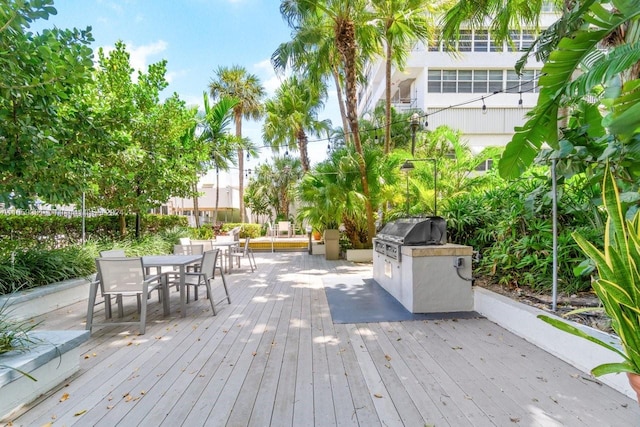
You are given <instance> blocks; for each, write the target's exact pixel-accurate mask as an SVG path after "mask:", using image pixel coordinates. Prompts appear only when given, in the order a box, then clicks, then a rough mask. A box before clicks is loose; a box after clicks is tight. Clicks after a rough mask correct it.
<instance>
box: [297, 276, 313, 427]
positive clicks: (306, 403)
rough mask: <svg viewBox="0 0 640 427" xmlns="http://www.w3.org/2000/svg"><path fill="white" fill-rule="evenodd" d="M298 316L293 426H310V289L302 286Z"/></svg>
mask: <svg viewBox="0 0 640 427" xmlns="http://www.w3.org/2000/svg"><path fill="white" fill-rule="evenodd" d="M302 295H303V299H302V310H301V316H300V339H299V346H298V359H297V361H296V362H297V364H296V368H295V369H296V386H295V392H294V395H295V401H294V405H293V424H292V425H294V426H312V425H314V420H313V363H312V357H311V356H312V353H313V343H312V340H311V289H309V286H304V289H303V291H302Z"/></svg>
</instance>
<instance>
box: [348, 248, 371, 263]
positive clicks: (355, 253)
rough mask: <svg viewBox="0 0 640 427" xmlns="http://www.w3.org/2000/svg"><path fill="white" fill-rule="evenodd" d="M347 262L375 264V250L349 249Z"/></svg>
mask: <svg viewBox="0 0 640 427" xmlns="http://www.w3.org/2000/svg"><path fill="white" fill-rule="evenodd" d="M347 261H351V262H373V249H347Z"/></svg>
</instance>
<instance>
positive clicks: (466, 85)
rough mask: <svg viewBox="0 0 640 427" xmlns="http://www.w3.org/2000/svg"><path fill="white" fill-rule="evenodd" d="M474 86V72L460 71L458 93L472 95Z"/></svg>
mask: <svg viewBox="0 0 640 427" xmlns="http://www.w3.org/2000/svg"><path fill="white" fill-rule="evenodd" d="M472 84H473V71H472V70H458V93H471V92H472V90H471V87H472Z"/></svg>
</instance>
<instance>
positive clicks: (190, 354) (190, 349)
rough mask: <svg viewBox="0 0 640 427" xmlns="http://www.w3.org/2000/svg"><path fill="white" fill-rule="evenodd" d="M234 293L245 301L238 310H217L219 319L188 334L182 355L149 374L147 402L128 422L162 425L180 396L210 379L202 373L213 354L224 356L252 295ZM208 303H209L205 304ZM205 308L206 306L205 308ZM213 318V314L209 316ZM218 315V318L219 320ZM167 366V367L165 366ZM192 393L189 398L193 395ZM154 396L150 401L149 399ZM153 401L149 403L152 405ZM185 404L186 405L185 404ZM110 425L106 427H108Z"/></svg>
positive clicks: (194, 327) (143, 385)
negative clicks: (226, 342) (198, 382)
mask: <svg viewBox="0 0 640 427" xmlns="http://www.w3.org/2000/svg"><path fill="white" fill-rule="evenodd" d="M245 293H246V294H248V295H243V294H241V293H236V294H232V297H233V300H234V301H235V300H239V301H242V302H241V303H239V304H237V305H236V306H235V307H231V306H226V305H222V306H219V307H218V314H217V316H216V317H217V318H216V319H213V318H209V317H204V318H202V322H201V323H198V324H193V325H192V327H191V331H190V332H189V338H188V340H185V342H184V344H183V345H181V346H180V348H181V350H182V353H181V354H180V356H179V357H175V354H174V353H173V352H171V353H168V354H167V358H166V359H165V362H164V363H160V364H158V365H157V366H155V367H153V369H152V370H151V371H150V372H149V374H147V380H146V382H144V383H141V384H140V386H139V388H140V389H142V390H145V393H146V394H145V399H144V403H145V404H142V401H141V402H140V403H139V404H137V405H132V406H133V408H131V409H130V410H129V411H128V412H127V413H126V418H123V421H124V420H126V422H127V423H131V424H132V425H139V424H142V423H143V422H144V423H146V424H149V425H151V424H160V423H161V422H162V421H164V419H165V418H166V417H167V415H168V414H169V413H171V412H172V411H173V409H174V408H175V407H176V405H177V404H178V399H177V398H176V397H177V396H185V393H186V392H187V390H188V389H189V387H190V386H191V385H192V383H193V382H195V381H196V379H198V378H204V377H206V376H207V373H206V372H203V371H202V366H203V365H204V364H205V362H206V361H207V359H208V358H209V357H210V355H211V353H212V352H219V353H221V354H224V348H223V346H224V342H225V340H232V339H233V337H234V333H235V330H236V329H238V328H237V327H236V326H237V324H238V318H237V316H238V315H239V314H241V313H242V311H243V310H244V308H246V306H247V303H248V301H246V300H248V299H249V296H251V295H253V293H250V292H246V291H245ZM204 303H205V304H208V303H206V302H204ZM204 307H206V305H205V306H204ZM203 314H208V315H209V316H210V311H209V312H208V313H203ZM218 316H219V317H218ZM163 365H167V366H163ZM192 395H193V394H192V392H190V393H189V394H188V396H192ZM147 397H151V399H149V398H147ZM149 402H150V403H149ZM183 405H184V402H183ZM102 421H105V422H107V423H111V425H113V424H115V421H116V420H112V419H111V417H108V418H105V419H104V420H102ZM105 425H107V424H105Z"/></svg>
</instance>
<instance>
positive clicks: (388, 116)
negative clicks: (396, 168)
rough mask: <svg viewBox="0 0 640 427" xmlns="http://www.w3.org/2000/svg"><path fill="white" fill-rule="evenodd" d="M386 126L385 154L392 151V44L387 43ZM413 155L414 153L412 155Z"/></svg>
mask: <svg viewBox="0 0 640 427" xmlns="http://www.w3.org/2000/svg"><path fill="white" fill-rule="evenodd" d="M385 92H386V93H385V100H384V101H385V111H384V118H385V125H384V154H389V151H391V42H390V41H387V58H386V62H385ZM412 154H413V153H412Z"/></svg>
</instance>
